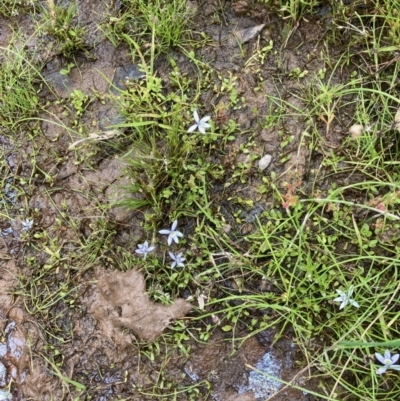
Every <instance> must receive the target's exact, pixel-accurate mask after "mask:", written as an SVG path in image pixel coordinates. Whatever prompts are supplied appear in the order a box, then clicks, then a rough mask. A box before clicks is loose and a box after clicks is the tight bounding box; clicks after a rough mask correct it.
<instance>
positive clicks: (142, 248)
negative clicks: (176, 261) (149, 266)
mask: <svg viewBox="0 0 400 401" xmlns="http://www.w3.org/2000/svg"><path fill="white" fill-rule="evenodd" d="M153 249H155V246H149V243H148V242H147V241H144V243H143V244H138V249H135V252H136V253H138V254H140V255H144V258H143V259H146V256H147V254H148V253H149V252H151V251H152V250H153Z"/></svg>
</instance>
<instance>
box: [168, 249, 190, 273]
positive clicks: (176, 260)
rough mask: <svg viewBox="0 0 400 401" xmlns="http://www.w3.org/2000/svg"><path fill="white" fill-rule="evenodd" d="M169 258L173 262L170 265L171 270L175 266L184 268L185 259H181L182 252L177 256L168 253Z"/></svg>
mask: <svg viewBox="0 0 400 401" xmlns="http://www.w3.org/2000/svg"><path fill="white" fill-rule="evenodd" d="M168 253H169V256H170V258H171V259H172V260H173V262H172V264H171V269H173V268H174V267H175V266H179V267H184V266H185V264H184V263H183V262H184V261H185V260H186V259H185V258H182V252H179V253H178V254H174V253H172V252H168Z"/></svg>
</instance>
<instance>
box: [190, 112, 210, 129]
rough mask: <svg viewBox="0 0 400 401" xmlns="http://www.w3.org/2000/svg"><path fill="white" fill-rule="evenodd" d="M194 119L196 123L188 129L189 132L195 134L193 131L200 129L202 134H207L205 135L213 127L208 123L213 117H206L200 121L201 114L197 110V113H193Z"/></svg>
mask: <svg viewBox="0 0 400 401" xmlns="http://www.w3.org/2000/svg"><path fill="white" fill-rule="evenodd" d="M193 117H194V121H195V123H194V125H192V126H191V127H190V128H189V129H188V132H193V131H195V130H196V129H199V131H200V132H201V133H202V134H205V133H206V129H207V128H210V127H211V125H210V124H208V123H207V121H208V120H209V119H210V118H211V117H210V116H205V117H203V118H202V119H201V120H200V118H199V114H198V113H197V110H195V111H194V112H193Z"/></svg>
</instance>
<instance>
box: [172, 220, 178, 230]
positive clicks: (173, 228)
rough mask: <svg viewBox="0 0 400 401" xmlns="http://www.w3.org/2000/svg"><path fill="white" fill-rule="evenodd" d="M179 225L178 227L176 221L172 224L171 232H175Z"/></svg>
mask: <svg viewBox="0 0 400 401" xmlns="http://www.w3.org/2000/svg"><path fill="white" fill-rule="evenodd" d="M177 225H178V220H175V221H174V222H173V223H172V227H171V231H175V229H176V227H177Z"/></svg>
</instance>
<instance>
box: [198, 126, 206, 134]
mask: <svg viewBox="0 0 400 401" xmlns="http://www.w3.org/2000/svg"><path fill="white" fill-rule="evenodd" d="M199 131H200V132H201V133H202V134H203V135H205V133H206V131H205V129H204V127H203V126H202V125H199Z"/></svg>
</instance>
